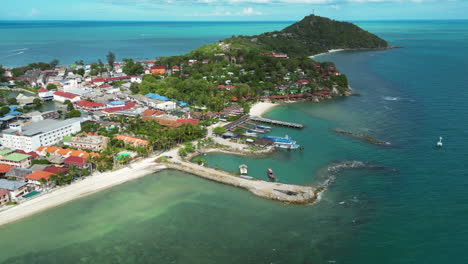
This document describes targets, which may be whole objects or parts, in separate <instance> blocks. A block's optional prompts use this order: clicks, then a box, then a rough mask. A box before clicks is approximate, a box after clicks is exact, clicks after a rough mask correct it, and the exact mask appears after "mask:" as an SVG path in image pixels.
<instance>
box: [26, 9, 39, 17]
mask: <svg viewBox="0 0 468 264" xmlns="http://www.w3.org/2000/svg"><path fill="white" fill-rule="evenodd" d="M37 14H39V10H37V9H36V8H34V7H33V8H31V10H30V11H29V12H28V14H27V15H26V16H27V17H34V16H36V15H37Z"/></svg>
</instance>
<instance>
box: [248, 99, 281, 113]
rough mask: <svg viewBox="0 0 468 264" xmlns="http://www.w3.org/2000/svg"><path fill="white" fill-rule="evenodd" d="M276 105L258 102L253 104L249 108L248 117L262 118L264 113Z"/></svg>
mask: <svg viewBox="0 0 468 264" xmlns="http://www.w3.org/2000/svg"><path fill="white" fill-rule="evenodd" d="M278 105H279V104H278V103H268V102H258V103H255V104H254V105H253V106H252V107H251V108H250V115H251V116H262V115H264V114H265V113H266V112H268V111H269V110H270V109H272V108H273V107H275V106H278Z"/></svg>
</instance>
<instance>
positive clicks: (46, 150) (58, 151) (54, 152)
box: [36, 146, 99, 164]
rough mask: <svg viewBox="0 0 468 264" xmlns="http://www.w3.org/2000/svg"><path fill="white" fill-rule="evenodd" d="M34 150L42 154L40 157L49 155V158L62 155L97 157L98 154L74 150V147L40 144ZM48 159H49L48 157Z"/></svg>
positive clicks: (65, 156) (64, 156)
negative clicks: (40, 145)
mask: <svg viewBox="0 0 468 264" xmlns="http://www.w3.org/2000/svg"><path fill="white" fill-rule="evenodd" d="M36 152H37V153H38V154H39V155H40V156H42V157H47V156H50V157H51V158H52V157H54V158H57V157H63V158H67V157H70V156H75V157H82V158H85V159H87V158H89V157H90V156H91V157H99V154H97V153H95V152H89V153H88V152H86V151H83V150H74V149H66V148H60V147H50V146H42V147H39V148H37V150H36ZM49 161H51V160H50V159H49ZM62 162H63V159H62V160H61V161H60V162H53V163H55V164H61V163H62Z"/></svg>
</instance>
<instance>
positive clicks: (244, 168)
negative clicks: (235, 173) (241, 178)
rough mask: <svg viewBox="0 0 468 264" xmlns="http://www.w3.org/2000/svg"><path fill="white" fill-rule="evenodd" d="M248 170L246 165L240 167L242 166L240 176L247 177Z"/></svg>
mask: <svg viewBox="0 0 468 264" xmlns="http://www.w3.org/2000/svg"><path fill="white" fill-rule="evenodd" d="M247 168H248V167H247V165H245V164H242V165H240V166H239V170H240V174H241V175H246V174H247Z"/></svg>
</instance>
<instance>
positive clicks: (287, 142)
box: [263, 135, 300, 149]
mask: <svg viewBox="0 0 468 264" xmlns="http://www.w3.org/2000/svg"><path fill="white" fill-rule="evenodd" d="M263 139H268V140H272V141H273V142H274V143H273V145H274V146H275V147H277V148H284V149H298V148H299V147H300V146H299V145H298V144H296V141H294V140H292V138H290V137H289V136H288V135H286V136H285V137H273V136H268V137H263Z"/></svg>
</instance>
